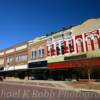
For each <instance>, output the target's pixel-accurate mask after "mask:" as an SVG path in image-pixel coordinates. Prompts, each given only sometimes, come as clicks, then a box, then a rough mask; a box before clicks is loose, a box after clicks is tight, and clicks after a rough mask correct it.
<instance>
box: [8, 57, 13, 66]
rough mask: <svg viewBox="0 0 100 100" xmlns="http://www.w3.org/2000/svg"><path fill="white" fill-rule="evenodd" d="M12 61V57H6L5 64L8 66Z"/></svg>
mask: <svg viewBox="0 0 100 100" xmlns="http://www.w3.org/2000/svg"><path fill="white" fill-rule="evenodd" d="M13 60H14V58H13V57H7V64H8V65H9V64H10V63H12V62H13Z"/></svg>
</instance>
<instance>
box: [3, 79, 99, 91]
mask: <svg viewBox="0 0 100 100" xmlns="http://www.w3.org/2000/svg"><path fill="white" fill-rule="evenodd" d="M3 82H5V83H14V84H23V85H27V84H28V85H32V86H39V87H46V88H56V89H63V90H71V91H82V92H88V91H89V92H98V93H100V90H98V89H93V88H91V89H88V88H85V87H86V86H85V84H86V85H87V84H88V85H90V84H95V85H97V84H98V85H100V84H99V83H85V84H84V85H83V86H81V85H82V83H78V82H76V83H75V82H70V81H67V82H66V81H51V80H50V81H48V80H21V79H15V78H10V79H5V80H4V81H3Z"/></svg>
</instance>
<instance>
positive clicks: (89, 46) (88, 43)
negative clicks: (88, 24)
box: [87, 37, 92, 50]
mask: <svg viewBox="0 0 100 100" xmlns="http://www.w3.org/2000/svg"><path fill="white" fill-rule="evenodd" d="M87 46H88V50H92V41H91V38H90V37H88V39H87Z"/></svg>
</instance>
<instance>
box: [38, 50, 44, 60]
mask: <svg viewBox="0 0 100 100" xmlns="http://www.w3.org/2000/svg"><path fill="white" fill-rule="evenodd" d="M38 52H39V58H43V57H44V49H43V48H42V49H39V51H38Z"/></svg>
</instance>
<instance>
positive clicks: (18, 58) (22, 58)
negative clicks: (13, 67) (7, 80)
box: [16, 55, 27, 62]
mask: <svg viewBox="0 0 100 100" xmlns="http://www.w3.org/2000/svg"><path fill="white" fill-rule="evenodd" d="M26 60H27V55H19V56H16V62H20V61H26Z"/></svg>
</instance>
